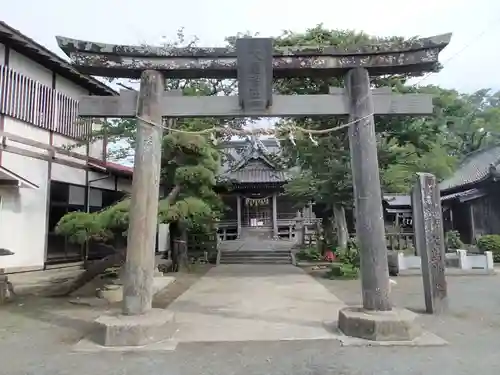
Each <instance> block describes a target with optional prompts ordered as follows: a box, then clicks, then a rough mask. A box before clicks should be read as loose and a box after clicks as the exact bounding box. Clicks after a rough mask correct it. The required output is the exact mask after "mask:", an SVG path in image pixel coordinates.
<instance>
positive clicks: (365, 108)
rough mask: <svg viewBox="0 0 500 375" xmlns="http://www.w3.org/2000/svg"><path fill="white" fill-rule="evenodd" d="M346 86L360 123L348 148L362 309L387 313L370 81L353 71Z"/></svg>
mask: <svg viewBox="0 0 500 375" xmlns="http://www.w3.org/2000/svg"><path fill="white" fill-rule="evenodd" d="M345 82H346V90H347V93H348V96H349V106H350V117H349V119H350V121H355V120H359V119H361V120H360V121H357V122H356V123H354V124H353V125H351V126H350V128H349V146H350V150H351V168H352V176H353V188H354V201H355V208H356V210H355V211H356V236H357V238H358V241H359V245H360V249H361V285H362V292H363V308H364V309H366V310H378V311H388V310H391V309H392V307H391V302H390V298H389V269H388V264H387V245H386V241H385V228H384V220H383V210H382V193H381V190H380V176H379V169H378V157H377V139H376V137H375V122H374V118H373V113H374V106H373V98H372V93H371V89H370V77H369V75H368V71H367V70H366V69H363V68H356V69H352V70H350V71H349V72H348V73H347V75H346V77H345Z"/></svg>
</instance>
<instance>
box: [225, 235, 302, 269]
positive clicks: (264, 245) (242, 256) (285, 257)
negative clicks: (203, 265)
mask: <svg viewBox="0 0 500 375" xmlns="http://www.w3.org/2000/svg"><path fill="white" fill-rule="evenodd" d="M292 246H293V242H291V241H280V240H270V239H267V240H264V239H258V238H245V239H241V240H233V241H223V242H222V243H220V244H219V251H220V261H219V263H220V264H291V263H292V256H291V251H292Z"/></svg>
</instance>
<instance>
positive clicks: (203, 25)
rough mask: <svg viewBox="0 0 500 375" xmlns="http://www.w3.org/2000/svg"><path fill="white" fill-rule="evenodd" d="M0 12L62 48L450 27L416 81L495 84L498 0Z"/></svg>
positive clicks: (201, 2)
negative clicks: (66, 41)
mask: <svg viewBox="0 0 500 375" xmlns="http://www.w3.org/2000/svg"><path fill="white" fill-rule="evenodd" d="M0 2H1V3H2V4H1V14H0V18H1V19H2V20H3V21H4V22H6V23H8V24H10V25H11V26H13V27H15V28H17V29H19V30H20V31H21V32H22V33H24V34H26V35H28V36H30V37H31V38H33V39H35V40H36V41H37V42H39V43H41V44H42V45H44V46H45V47H47V48H49V49H51V50H53V51H54V52H56V53H58V54H60V55H61V56H63V53H62V51H60V50H59V48H58V46H57V43H56V41H55V36H56V35H62V36H68V37H72V38H77V39H84V40H90V41H98V42H109V43H121V44H137V43H149V44H155V43H156V44H160V41H161V40H162V39H163V38H165V39H167V40H169V39H170V40H171V39H175V38H176V33H177V30H178V29H179V28H181V27H183V28H184V30H185V33H186V35H188V36H197V37H198V38H199V45H204V46H218V45H222V44H223V42H224V37H226V36H229V35H235V34H236V33H237V32H246V31H250V32H252V33H256V32H258V33H259V34H260V35H261V36H263V37H272V36H275V35H279V34H280V33H281V32H282V30H292V31H305V30H306V29H307V28H312V27H314V26H316V25H317V24H319V23H323V24H324V26H325V27H328V28H332V29H355V30H359V31H364V32H366V33H369V34H372V35H379V36H391V35H401V36H406V37H412V36H416V35H418V36H422V37H425V36H432V35H438V34H442V33H447V32H452V33H453V37H452V41H451V43H450V45H449V46H448V47H447V48H446V49H445V50H444V51H443V52H442V54H441V56H440V60H441V62H442V63H443V64H444V69H443V70H442V71H441V72H439V73H437V74H432V75H430V76H428V77H427V78H426V79H425V80H424V81H422V82H421V83H422V84H437V85H440V86H442V87H446V88H454V89H457V90H459V91H462V92H473V91H476V90H478V89H481V88H492V89H494V90H500V69H498V62H499V61H500V45H499V43H498V41H499V40H500V1H498V0H474V1H470V0H376V1H374V0H357V1H333V0H312V1H308V2H302V1H299V0H288V1H284V0H283V1H278V0H248V1H235V0H186V1H172V0H170V1H165V0H86V1H81V2H77V1H74V0H73V1H71V0H43V1H41V0H16V1H11V0H0ZM71 3H73V4H71Z"/></svg>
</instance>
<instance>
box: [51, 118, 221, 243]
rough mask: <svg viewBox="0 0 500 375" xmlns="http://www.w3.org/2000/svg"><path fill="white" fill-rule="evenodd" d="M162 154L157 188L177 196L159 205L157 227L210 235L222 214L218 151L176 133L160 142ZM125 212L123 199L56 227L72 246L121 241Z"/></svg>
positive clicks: (199, 139) (70, 216) (205, 142)
mask: <svg viewBox="0 0 500 375" xmlns="http://www.w3.org/2000/svg"><path fill="white" fill-rule="evenodd" d="M184 124H187V123H184ZM196 126H200V123H197V124H196ZM162 151H163V152H162V169H161V176H160V183H161V184H162V185H163V186H165V187H167V191H168V192H172V191H174V190H175V189H178V194H176V195H175V196H174V197H169V196H168V195H167V197H165V198H163V199H161V200H160V202H159V208H158V216H159V221H160V222H162V223H173V222H176V223H178V224H179V225H180V226H181V227H183V228H186V229H189V230H194V231H197V232H209V231H212V230H213V229H214V223H215V220H216V219H217V218H218V217H219V215H220V212H221V211H222V209H223V206H222V201H221V200H220V198H219V196H218V195H217V194H216V193H215V192H214V190H213V187H214V186H215V175H216V173H217V170H218V167H219V154H218V152H217V150H216V149H215V148H214V146H213V145H212V144H211V143H210V142H209V140H208V139H207V138H206V137H203V136H200V135H193V134H186V133H179V132H175V133H170V134H167V135H166V136H165V137H164V139H163V150H162ZM129 207H130V199H129V198H127V199H124V200H123V201H121V202H118V203H116V204H114V205H112V206H110V207H108V208H106V209H104V210H103V211H101V212H98V213H82V212H77V213H69V214H67V215H65V216H64V217H63V218H62V219H61V221H60V222H59V223H58V225H57V228H58V229H57V230H58V233H60V234H64V235H66V236H68V238H69V239H70V240H71V241H73V242H77V243H84V242H85V241H86V240H87V239H88V240H90V239H93V240H98V241H106V240H111V239H113V238H116V237H117V236H124V235H125V234H126V230H127V227H128V211H129Z"/></svg>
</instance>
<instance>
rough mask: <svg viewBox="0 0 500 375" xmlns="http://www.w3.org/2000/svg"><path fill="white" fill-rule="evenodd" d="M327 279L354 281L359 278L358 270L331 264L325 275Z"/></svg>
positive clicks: (343, 265)
mask: <svg viewBox="0 0 500 375" xmlns="http://www.w3.org/2000/svg"><path fill="white" fill-rule="evenodd" d="M325 277H326V278H328V279H332V280H335V279H341V280H354V279H357V278H358V277H359V268H356V267H353V266H352V265H349V264H345V263H343V264H332V265H331V266H330V270H329V271H328V272H327V273H326V275H325Z"/></svg>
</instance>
